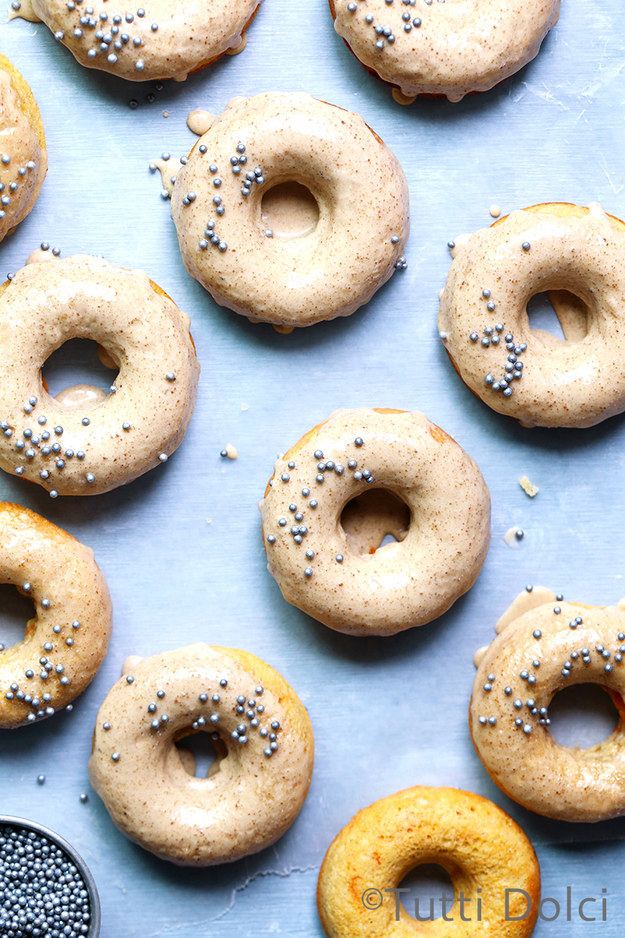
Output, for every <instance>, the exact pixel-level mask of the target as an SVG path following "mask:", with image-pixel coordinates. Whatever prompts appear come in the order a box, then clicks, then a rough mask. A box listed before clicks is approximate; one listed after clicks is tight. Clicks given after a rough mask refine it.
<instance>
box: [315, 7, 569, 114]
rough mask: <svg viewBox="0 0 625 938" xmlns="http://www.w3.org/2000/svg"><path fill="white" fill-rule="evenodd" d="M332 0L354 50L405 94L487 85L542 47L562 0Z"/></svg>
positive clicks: (460, 93) (454, 95)
mask: <svg viewBox="0 0 625 938" xmlns="http://www.w3.org/2000/svg"><path fill="white" fill-rule="evenodd" d="M329 2H330V10H331V12H332V16H333V17H334V28H335V30H336V32H337V33H338V34H339V35H340V36H342V37H343V39H344V40H345V42H346V43H347V45H348V46H349V48H350V49H351V51H352V52H353V53H354V55H355V56H356V57H357V58H358V59H359V60H360V61H361V62H362V64H363V65H364V66H365V67H366V68H367V69H369V70H370V71H371V72H373V73H374V74H377V75H378V76H379V77H380V78H382V79H383V80H384V81H386V82H389V83H390V84H392V85H394V86H395V87H396V88H397V89H399V91H400V92H401V94H402V95H403V96H404V98H405V99H407V100H408V101H410V100H414V98H415V97H417V95H421V94H427V95H445V96H446V97H447V98H449V100H450V101H460V100H461V99H462V98H463V97H464V96H465V95H466V94H469V93H470V92H472V91H488V90H489V89H490V88H492V87H494V86H495V85H497V84H499V82H500V81H503V80H504V79H505V78H509V77H510V75H513V74H514V73H515V72H517V71H518V70H519V69H521V68H522V67H523V66H524V65H527V63H528V62H530V61H531V60H532V59H534V58H535V57H536V56H537V55H538V51H539V49H540V46H541V43H542V41H543V39H544V38H545V36H546V34H547V33H548V32H549V30H550V29H552V27H553V26H555V24H556V23H557V21H558V16H559V13H560V0H448V2H447V3H445V2H444V0H443V2H442V3H441V2H440V0H436V2H432V0H430V2H428V0H418V2H417V0H403V2H402V0H329ZM404 103H407V101H406V102H404Z"/></svg>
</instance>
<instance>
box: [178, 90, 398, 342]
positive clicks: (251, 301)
mask: <svg viewBox="0 0 625 938" xmlns="http://www.w3.org/2000/svg"><path fill="white" fill-rule="evenodd" d="M240 146H242V147H244V150H243V151H241V153H240V155H241V156H243V158H244V159H245V161H246V162H245V163H244V164H243V165H239V166H238V167H235V168H238V169H240V170H241V172H240V173H239V174H235V173H233V171H232V169H233V167H232V165H231V159H232V158H235V159H236V158H237V155H238V153H239V151H238V150H237V147H240ZM201 147H202V148H205V151H204V152H202V151H201V150H200V148H201ZM211 166H213V167H217V169H216V171H211V169H210V167H211ZM256 169H259V170H260V171H261V174H260V184H257V183H255V182H250V183H249V188H250V189H251V191H250V192H249V194H248V195H243V188H244V183H245V178H246V173H251V174H252V178H253V177H254V173H255V171H256ZM257 178H258V174H257ZM288 181H296V182H299V183H300V184H302V185H303V186H305V187H306V188H307V189H308V190H309V192H311V193H312V195H313V197H314V199H315V200H316V202H317V205H318V208H319V219H318V222H317V224H316V226H314V228H313V229H312V230H311V231H308V232H307V233H305V234H304V235H303V236H302V237H281V236H279V235H278V234H277V233H273V234H272V236H267V230H268V229H267V224H266V223H265V222H263V218H262V201H263V195H264V194H265V192H267V191H269V190H271V189H272V188H273V187H275V186H276V185H279V184H281V183H284V182H288ZM217 183H219V185H218V187H216V185H217ZM189 193H193V194H194V195H195V198H194V200H193V201H191V203H190V204H185V203H184V202H183V199H186V198H187V196H188V194H189ZM215 198H217V199H219V200H220V204H221V207H223V208H224V209H225V212H224V214H223V215H221V214H219V213H218V211H217V208H219V207H220V206H219V205H217V207H216V206H215V204H213V200H214V199H215ZM172 216H173V219H174V222H175V224H176V228H177V230H178V239H179V242H180V250H181V252H182V259H183V260H184V262H185V265H186V267H187V269H188V270H189V273H190V274H191V275H192V276H193V277H195V278H196V280H199V282H200V283H201V284H202V285H203V286H204V287H205V288H206V289H207V290H208V291H209V292H210V293H211V295H212V296H213V298H214V299H215V300H216V301H217V302H218V303H220V304H222V305H224V306H228V307H229V308H230V309H233V310H234V311H235V312H237V313H240V314H241V315H243V316H247V318H248V319H251V320H252V321H258V320H260V321H263V322H271V323H273V324H274V325H278V326H287V327H292V326H309V325H311V324H312V323H316V322H319V321H321V320H324V319H334V318H335V317H337V316H349V315H350V314H351V313H353V312H354V311H355V310H356V309H358V308H359V307H360V306H362V305H363V304H364V303H367V302H368V300H370V299H371V297H372V296H373V294H374V293H375V292H376V290H377V289H378V288H379V287H381V286H382V284H383V283H385V282H386V281H387V280H388V279H389V278H390V277H391V275H392V274H393V273H394V270H395V264H396V262H397V261H398V260H399V258H400V256H401V254H402V251H403V249H404V245H405V243H406V239H407V237H408V230H409V215H408V187H407V183H406V178H405V176H404V173H403V170H402V168H401V166H400V165H399V162H398V161H397V159H396V157H395V156H394V155H393V153H392V152H391V151H390V150H389V149H388V147H387V146H385V145H384V143H383V142H382V141H381V140H380V138H379V137H377V136H376V135H375V134H374V133H373V132H372V131H371V129H370V128H369V127H368V126H367V125H366V124H365V122H364V120H363V118H362V117H360V115H359V114H354V113H350V112H348V111H345V110H343V109H342V108H338V107H334V106H332V105H330V104H326V103H325V102H324V101H318V100H316V99H315V98H313V97H311V96H310V95H308V94H303V93H297V94H295V93H293V94H288V95H285V94H277V93H273V94H272V93H270V94H262V95H257V96H255V97H252V98H247V99H245V98H235V99H233V100H232V101H231V102H230V104H229V105H228V107H227V108H226V110H225V111H224V112H223V113H222V114H221V115H219V117H216V118H215V120H214V121H213V123H212V125H211V127H210V129H209V130H208V132H207V133H206V134H204V136H203V137H201V138H200V140H199V142H198V144H197V145H196V146H195V147H194V148H193V151H192V153H191V154H190V158H189V162H188V163H187V164H186V166H183V167H182V168H181V169H180V171H179V172H178V174H177V176H176V184H175V186H174V191H173V195H172ZM207 222H209V223H212V224H213V225H214V229H212V230H214V232H215V237H217V238H218V240H219V241H220V242H221V244H220V246H218V245H217V244H212V243H210V242H208V243H207V240H206V239H207V235H206V226H207ZM269 230H271V229H269ZM393 239H396V240H395V241H394V240H393ZM201 241H203V242H204V244H203V246H201V245H200V242H201ZM223 245H225V246H226V248H225V249H224V250H223V251H222V250H221V246H223Z"/></svg>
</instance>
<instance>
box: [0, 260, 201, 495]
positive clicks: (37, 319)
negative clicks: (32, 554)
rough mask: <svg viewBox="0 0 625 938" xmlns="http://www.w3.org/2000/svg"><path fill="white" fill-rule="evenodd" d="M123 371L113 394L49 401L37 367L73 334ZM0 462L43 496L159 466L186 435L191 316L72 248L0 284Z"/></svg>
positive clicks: (148, 286)
mask: <svg viewBox="0 0 625 938" xmlns="http://www.w3.org/2000/svg"><path fill="white" fill-rule="evenodd" d="M73 338H83V339H93V340H95V341H96V342H98V343H100V344H101V345H102V346H104V348H105V349H106V351H107V352H108V354H109V356H110V358H111V359H112V360H113V361H114V362H115V363H116V365H117V366H118V367H119V374H118V376H117V378H116V379H115V384H114V385H112V387H111V392H112V393H111V394H109V395H108V397H104V400H100V398H101V397H103V396H104V395H100V392H98V395H93V396H92V397H89V396H88V395H86V394H84V393H81V394H78V395H70V394H68V392H67V391H65V392H63V393H62V394H61V395H59V397H58V398H53V397H51V396H50V395H49V394H48V392H47V390H46V388H45V385H44V383H43V379H42V375H41V369H42V367H43V365H44V363H45V361H46V360H47V358H48V357H49V356H50V355H51V354H52V352H53V351H54V350H55V349H57V348H59V347H60V346H61V345H63V343H64V342H66V341H67V340H69V339H73ZM0 346H1V347H2V356H1V357H0V466H1V467H2V468H3V469H5V470H6V471H7V472H11V473H13V474H14V475H18V476H21V477H22V478H24V479H29V480H30V481H31V482H36V483H38V484H39V485H42V486H43V487H44V488H45V489H47V490H48V492H49V493H50V495H52V496H53V497H56V496H57V495H95V494H98V493H100V492H106V491H109V490H110V489H114V488H116V487H117V486H118V485H124V484H125V483H127V482H131V481H132V480H133V479H136V478H137V477H138V476H140V475H142V474H143V473H144V472H147V471H148V470H149V469H152V468H154V466H158V465H159V464H160V463H162V462H166V460H167V458H168V456H170V455H171V453H173V452H174V450H175V449H176V448H177V447H178V446H179V444H180V443H181V441H182V438H183V436H184V434H185V431H186V429H187V426H188V424H189V421H190V419H191V415H192V413H193V407H194V405H195V394H196V390H197V381H198V373H199V365H198V362H197V357H196V354H195V348H194V346H193V340H192V339H191V336H190V334H189V317H188V316H187V315H186V314H185V313H183V312H181V310H179V309H178V307H177V306H176V305H175V303H174V302H173V300H171V299H170V298H169V297H168V296H167V295H166V294H165V293H164V292H163V291H162V290H161V289H160V287H158V286H157V285H156V284H154V283H152V281H151V280H149V279H148V276H147V274H145V273H143V271H139V270H125V269H123V268H121V267H115V266H114V265H112V264H109V263H107V261H104V260H102V259H101V258H96V257H88V256H86V255H84V256H83V255H76V256H74V257H69V258H66V259H63V260H54V261H53V262H47V263H38V264H28V265H27V266H26V267H24V268H22V270H20V271H18V272H17V274H15V276H14V278H13V280H12V281H11V282H10V283H8V284H5V285H4V287H3V288H0Z"/></svg>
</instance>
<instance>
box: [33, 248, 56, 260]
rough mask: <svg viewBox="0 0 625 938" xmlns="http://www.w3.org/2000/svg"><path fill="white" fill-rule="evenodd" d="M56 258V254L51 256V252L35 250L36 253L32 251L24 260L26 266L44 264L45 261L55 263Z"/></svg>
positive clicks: (40, 249)
mask: <svg viewBox="0 0 625 938" xmlns="http://www.w3.org/2000/svg"><path fill="white" fill-rule="evenodd" d="M56 260H58V257H57V255H56V254H53V253H52V251H44V250H42V248H37V250H36V251H32V252H31V253H30V254H29V255H28V257H27V258H26V263H27V264H45V262H46V261H56Z"/></svg>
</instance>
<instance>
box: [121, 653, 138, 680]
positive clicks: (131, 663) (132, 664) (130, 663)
mask: <svg viewBox="0 0 625 938" xmlns="http://www.w3.org/2000/svg"><path fill="white" fill-rule="evenodd" d="M141 661H143V656H142V655H128V657H127V658H126V660H125V661H124V663H123V664H122V671H121V674H122V677H126V675H127V674H132V672H133V671H134V669H135V668H136V667H137V665H138V664H139V662H141Z"/></svg>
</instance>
